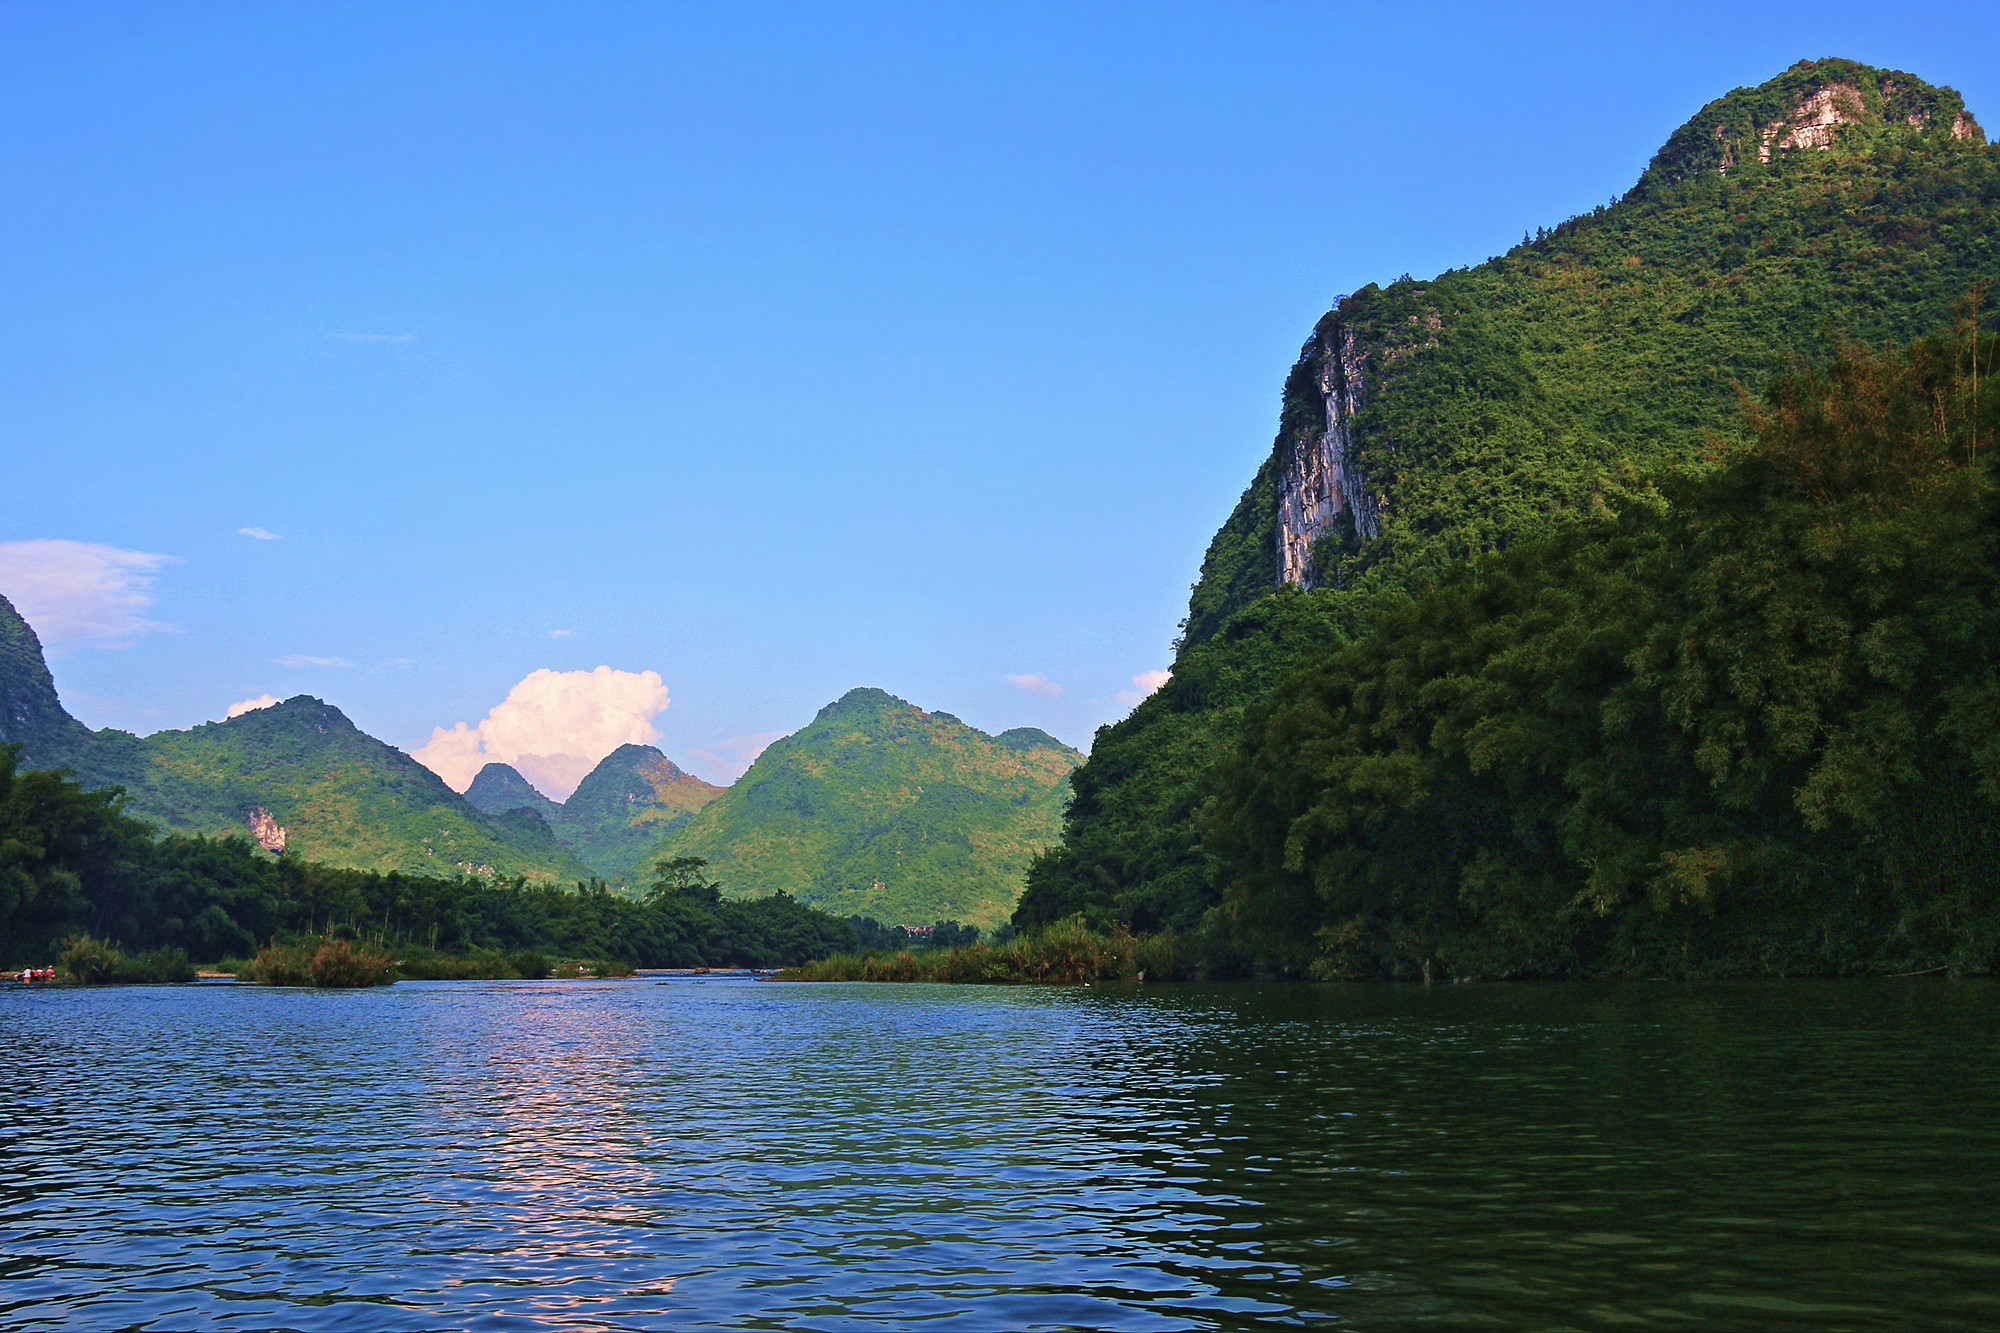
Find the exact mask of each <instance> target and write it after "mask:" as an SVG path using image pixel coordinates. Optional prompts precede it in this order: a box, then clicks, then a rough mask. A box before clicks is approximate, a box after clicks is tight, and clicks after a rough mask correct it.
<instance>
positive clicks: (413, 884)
mask: <svg viewBox="0 0 2000 1333" xmlns="http://www.w3.org/2000/svg"><path fill="white" fill-rule="evenodd" d="M17 748H18V747H15V746H0V963H6V964H14V965H19V964H21V963H24V962H33V961H37V960H45V959H47V958H48V957H50V956H51V955H53V954H54V952H55V951H56V949H57V947H58V945H59V942H60V941H63V940H65V939H67V938H69V937H71V936H74V935H78V934H88V935H89V936H92V937H94V938H95V939H96V940H98V941H103V942H107V944H108V942H112V941H115V942H116V944H117V945H118V946H122V947H127V948H143V949H149V950H151V949H162V948H165V949H178V950H181V951H184V952H185V954H187V955H190V956H193V957H196V958H201V959H209V960H213V959H220V958H223V957H225V956H230V955H237V956H241V955H246V954H249V953H252V952H254V951H255V950H256V949H257V948H258V947H259V945H260V944H262V943H266V942H269V941H271V940H273V939H274V938H275V939H280V940H287V939H291V938H292V937H295V936H301V935H306V936H328V937H342V938H347V937H354V938H361V939H366V940H373V941H377V942H380V943H382V944H384V945H385V946H389V947H391V948H394V947H398V946H402V945H408V946H411V947H412V948H415V949H420V950H423V951H425V952H426V953H437V952H443V953H450V954H467V953H472V952H478V951H486V952H496V951H545V952H547V953H551V954H555V955H557V956H559V957H569V958H590V959H609V960H619V961H623V962H626V963H631V964H637V965H640V966H652V967H702V966H759V967H761V966H776V965H779V964H786V963H797V962H803V961H805V960H807V959H810V958H819V957H825V956H826V955H828V954H831V953H835V952H838V951H840V950H843V949H852V948H854V947H855V945H856V941H855V934H854V931H853V929H852V928H851V927H850V926H849V925H848V924H847V923H846V922H844V921H842V920H840V919H838V918H836V917H832V916H829V915H827V914H825V913H823V912H819V911H815V910H813V909H812V908H809V907H806V906H804V905H802V904H800V903H798V902H797V901H795V900H794V899H792V898H791V897H789V896H787V895H784V894H777V895H773V896H770V897H766V898H761V899H757V900H754V901H748V902H736V901H724V900H723V899H722V896H721V891H720V886H718V885H715V884H713V883H709V882H707V881H706V880H705V878H704V877H702V876H701V875H700V873H699V872H700V870H701V863H700V862H699V861H698V860H692V861H682V862H678V863H674V864H672V865H670V866H668V867H666V868H665V870H664V871H663V873H662V875H661V877H660V879H659V880H658V881H657V882H656V883H655V885H654V887H653V890H652V892H651V893H649V894H648V895H647V897H646V899H645V901H643V902H640V901H634V900H633V899H631V898H629V897H626V896H622V895H618V894H614V893H613V892H611V891H610V889H608V888H607V887H606V886H605V885H604V884H603V883H602V882H601V881H589V882H586V883H581V884H578V885H577V886H576V887H575V888H574V889H564V888H560V887H557V886H554V885H549V884H545V883H534V882H530V881H527V880H525V879H522V878H514V879H502V878H499V877H493V876H462V877H457V878H452V879H446V878H442V877H438V876H427V875H405V874H402V873H400V872H394V871H392V872H389V873H387V874H384V873H381V872H377V871H366V870H352V869H347V868H341V867H333V866H328V865H324V864H321V863H316V862H310V861H304V860H301V859H299V858H297V857H294V856H290V855H287V856H284V857H273V856H271V855H270V854H268V853H266V852H264V851H262V850H260V849H258V848H256V847H255V846H253V845H252V844H251V843H249V842H248V841H247V840H245V839H242V838H222V839H209V838H203V837H193V838H183V837H179V836H173V835H166V836H162V835H160V834H158V833H157V832H156V831H155V830H154V829H153V828H152V827H151V826H150V825H147V824H145V823H143V822H141V821H139V820H136V819H132V818H131V817H129V816H127V815H125V814H124V813H123V812H122V811H121V809H120V798H119V796H118V794H117V793H116V792H115V791H89V790H86V789H85V788H83V787H82V786H81V785H80V784H79V783H78V782H77V781H76V780H75V779H74V778H72V777H69V776H67V775H65V774H62V773H59V772H50V771H46V770H29V771H21V770H19V769H18V768H17Z"/></svg>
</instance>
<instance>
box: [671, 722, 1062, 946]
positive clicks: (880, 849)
mask: <svg viewBox="0 0 2000 1333" xmlns="http://www.w3.org/2000/svg"><path fill="white" fill-rule="evenodd" d="M1080 758H1081V756H1080V755H1078V754H1077V752H1076V751H1074V750H1072V749H1070V748H1069V747H1068V746H1066V745H1063V744H1062V743H1061V742H1059V741H1057V740H1055V739H1054V738H1053V737H1050V736H1048V735H1046V734H1044V733H1042V732H1039V731H1035V730H1033V729H1031V728H1026V727H1023V728H1019V729H1017V730H1014V731H1008V732H1003V733H1002V734H1000V735H998V736H988V735H987V734H985V733H984V732H982V731H978V730H976V729H975V728H972V727H969V726H967V725H966V724H965V723H963V722H961V721H959V720H958V719H957V718H955V717H953V716H951V715H950V714H949V713H925V712H923V711H922V710H920V709H917V708H915V707H912V706H911V705H910V704H908V703H905V702H904V701H903V700H901V699H896V698H893V697H891V696H890V695H887V694H884V693H883V692H882V691H880V690H869V689H860V690H852V691H850V692H849V693H847V694H846V695H844V696H843V697H842V698H840V699H839V700H837V701H836V702H834V703H831V704H828V705H827V706H826V707H825V708H823V709H821V710H820V712H819V715H818V716H817V717H815V718H814V719H813V721H812V722H811V723H810V724H809V725H808V726H806V727H805V728H804V729H802V730H800V731H798V732H796V733H794V734H793V735H790V736H787V737H785V738H784V739H782V740H779V741H777V742H775V743H773V744H772V745H771V746H770V748H768V749H766V750H765V751H764V752H763V753H762V754H761V755H759V756H758V758H757V761H756V763H755V764H753V765H752V766H751V768H750V771H749V772H748V773H746V774H744V775H743V777H741V778H740V779H738V780H737V782H736V785H734V786H733V787H731V788H730V789H729V791H728V792H727V793H726V794H725V795H723V796H722V797H721V798H720V799H718V800H716V801H715V802H714V803H713V804H711V805H709V806H708V807H707V808H706V809H704V810H703V811H702V812H701V813H700V814H698V815H696V816H695V817H694V819H692V820H691V821H689V822H688V823H687V824H685V825H683V826H682V827H681V828H680V829H678V830H676V831H675V832H673V833H671V834H669V835H668V837H667V839H666V841H665V842H664V843H663V844H662V854H664V855H692V856H700V857H704V858H706V859H707V860H708V861H709V862H710V863H711V864H712V865H714V866H715V868H716V869H717V871H718V872H719V873H721V875H722V876H723V878H724V879H726V880H727V881H729V884H730V891H731V892H732V893H735V894H743V895H760V894H768V893H776V892H783V893H790V894H792V895H793V896H795V897H797V898H798V899H799V900H800V901H802V902H808V903H812V904H814V905H815V906H818V907H822V908H824V909H825V910H827V911H833V912H840V913H843V914H850V915H867V916H871V917H876V918H878V919H881V920H889V921H914V922H921V921H931V920H935V919H937V918H939V917H947V918H950V919H952V920H955V921H964V922H970V923H972V924H974V925H981V926H992V925H996V924H998V923H999V922H1001V921H1003V920H1005V919H1006V917H1007V914H1008V912H1010V911H1011V910H1012V909H1013V906H1014V900H1015V898H1016V897H1017V896H1018V894H1019V892H1020V885H1021V876H1022V874H1023V872H1024V871H1025V870H1026V868H1027V865H1028V861H1029V859H1030V858H1031V857H1033V856H1034V855H1035V853H1037V852H1039V851H1041V850H1042V849H1043V848H1045V847H1047V846H1048V845H1049V844H1051V843H1053V842H1054V841H1055V840H1056V834H1057V830H1058V828H1059V827H1060V825H1061V820H1062V805H1063V795H1064V791H1063V779H1064V778H1065V777H1067V776H1068V774H1069V772H1070V770H1071V768H1073V767H1074V766H1075V764H1076V763H1077V761H1078V760H1079V759H1080Z"/></svg>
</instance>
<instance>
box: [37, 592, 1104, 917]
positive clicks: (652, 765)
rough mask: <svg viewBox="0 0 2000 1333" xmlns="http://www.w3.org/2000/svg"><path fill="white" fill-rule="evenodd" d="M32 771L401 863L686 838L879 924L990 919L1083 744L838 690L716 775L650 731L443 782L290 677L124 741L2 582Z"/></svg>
mask: <svg viewBox="0 0 2000 1333" xmlns="http://www.w3.org/2000/svg"><path fill="white" fill-rule="evenodd" d="M8 742H11V743H16V744H19V745H21V746H22V748H23V751H24V754H23V758H24V760H25V761H26V763H27V765H28V766H30V767H38V768H49V767H62V768H69V769H72V770H74V771H75V772H76V774H77V775H78V777H79V778H80V779H81V780H82V781H83V782H84V784H85V785H86V786H91V787H102V786H109V785H112V784H116V785H118V786H121V787H123V788H124V789H125V791H126V796H127V804H126V810H127V812H128V813H129V814H131V815H133V816H135V817H137V818H140V819H143V820H146V821H147V822H149V823H152V824H154V825H157V826H158V827H160V828H162V829H167V830H170V831H173V832H178V833H185V834H197V833H198V834H203V835H207V836H212V837H220V836H228V835H232V834H235V835H242V836H247V837H251V838H254V839H256V840H257V841H258V842H259V843H261V844H262V845H263V846H264V847H266V848H267V849H269V850H271V851H272V852H274V853H275V852H279V851H283V852H285V853H287V854H291V855H297V856H301V857H304V858H306V859H309V860H316V861H324V862H327V863H329V864H332V865H337V866H351V867H355V868H357V869H366V870H381V871H402V872H405V873H420V874H444V875H451V874H460V873H464V874H490V875H526V876H528V877H530V878H534V879H554V880H581V879H587V878H590V877H592V876H597V877H600V878H602V879H604V880H605V881H607V882H608V883H611V884H613V885H618V886H624V887H626V888H628V889H633V890H636V889H638V888H640V887H643V886H644V885H645V884H646V883H647V882H648V881H649V880H650V878H651V868H652V864H653V862H654V861H655V860H656V859H658V858H660V857H662V856H702V857H706V858H707V859H708V860H709V862H710V863H711V865H710V871H711V874H714V875H715V876H717V877H718V878H720V879H721V880H722V881H723V884H724V888H725V892H727V893H728V894H729V895H730V896H731V897H763V896H767V895H769V894H772V893H777V892H786V893H790V894H791V895H793V896H794V897H796V898H799V899H801V900H803V901H806V902H811V903H814V904H816V905H818V906H821V907H823V908H825V909H827V910H829V911H836V912H840V913H843V914H862V915H869V916H874V917H876V918H877V919H879V920H883V921H886V922H892V923H893V922H905V921H906V922H910V923H926V924H927V923H929V922H932V921H937V920H958V921H965V922H971V923H974V924H979V925H988V926H990V925H994V924H997V923H998V922H1000V921H1002V920H1004V919H1005V918H1006V916H1007V914H1008V913H1009V912H1010V911H1011V910H1012V909H1013V905H1014V900H1015V899H1016V897H1018V896H1019V893H1020V888H1021V883H1022V875H1023V874H1024V872H1025V871H1026V868H1027V864H1028V861H1029V860H1030V858H1032V857H1033V855H1034V854H1035V853H1036V852H1037V851H1039V850H1041V849H1042V848H1043V847H1045V846H1047V845H1049V844H1050V843H1052V842H1054V841H1055V839H1056V837H1057V834H1058V831H1059V829H1060V826H1061V822H1062V810H1063V804H1064V801H1065V799H1066V798H1067V795H1068V790H1069V788H1068V782H1067V779H1068V776H1069V773H1070V770H1071V769H1073V768H1074V767H1076V765H1077V764H1079V763H1081V762H1082V759H1083V756H1082V755H1081V754H1079V753H1078V752H1077V751H1075V750H1072V749H1070V748H1069V747H1068V746H1066V745H1064V744H1062V743H1061V742H1060V741H1057V740H1056V739H1055V738H1054V737H1051V736H1049V735H1046V734H1045V733H1043V732H1040V731H1035V730H1033V729H1030V728H1021V729H1017V730H1014V731H1007V732H1003V733H1001V734H1000V735H998V736H989V735H987V734H986V733H984V732H982V731H978V730H976V729H975V728H973V727H970V726H967V725H966V724H965V723H963V722H961V721H959V720H958V719H957V718H955V717H953V716H951V714H949V713H926V712H923V711H922V710H921V709H918V708H916V707H915V706H913V705H911V704H909V703H907V702H905V701H903V700H901V699H897V698H893V697H892V696H890V695H888V694H885V693H883V692H882V691H880V690H873V689H858V690H853V691H851V692H849V693H848V694H846V695H845V696H843V697H842V698H841V699H840V700H838V701H837V702H835V703H832V704H829V705H828V706H827V707H826V708H824V709H822V710H821V711H820V713H819V716H818V717H816V718H815V719H814V720H813V722H812V723H811V725H809V726H807V727H806V728H805V729H804V730H802V731H800V732H798V733H797V734H795V735H792V736H788V737H786V738H785V739H783V740H780V741H778V742H777V743H775V744H773V745H772V746H771V747H770V748H769V749H767V750H765V751H764V753H763V754H762V755H761V756H759V757H758V759H757V761H756V763H754V764H753V765H752V766H751V768H750V771H749V772H748V773H746V774H745V775H744V776H743V777H742V778H741V779H740V780H739V781H738V782H737V783H736V785H735V786H734V787H731V788H727V789H725V788H721V787H717V786H715V785H714V784H712V783H708V782H703V781H702V780H701V779H700V778H697V777H694V776H692V775H691V774H688V773H686V772H683V771H682V770H681V769H680V768H678V767H676V766H675V765H674V764H673V763H672V762H671V761H669V760H668V759H667V757H666V756H665V755H664V754H662V753H661V752H660V751H658V750H656V749H654V748H653V747H651V746H648V745H626V746H621V747H620V748H619V749H617V750H615V751H613V752H612V753H611V754H609V755H607V756H606V757H605V758H604V760H603V761H602V762H601V763H599V764H598V765H597V767H596V768H595V769H593V770H592V771H591V773H590V774H589V776H587V777H586V778H585V779H584V780H583V782H582V783H581V784H579V785H578V787H577V789H576V791H575V792H573V793H572V794H571V795H570V797H569V799H568V800H566V801H560V802H558V801H553V800H550V799H549V798H548V797H547V796H545V795H543V794H542V793H541V792H540V791H537V790H536V789H535V788H534V787H533V786H531V785H530V784H529V783H528V782H527V780H526V779H525V778H523V777H522V776H521V775H520V773H518V772H517V771H515V770H514V769H513V768H511V767H509V766H508V765H506V764H488V765H487V766H486V767H485V768H484V769H482V770H481V771H480V773H479V775H478V776H477V777H476V778H475V779H474V780H473V783H472V786H471V787H470V788H468V789H467V791H466V793H465V794H464V795H463V796H460V795H459V794H458V793H456V792H454V791H452V790H451V789H450V788H449V787H447V786H446V785H445V784H444V781H443V780H442V779H441V778H439V777H438V776H437V775H436V774H434V773H432V772H431V771H430V770H429V769H427V768H425V767H424V766H423V765H421V764H419V763H418V762H417V761H416V760H414V759H412V758H411V757H410V756H409V755H407V754H405V753H403V752H402V751H401V750H398V749H396V748H395V747H394V746H391V745H387V744H385V743H384V742H382V741H378V740H376V739H375V738H373V737H372V736H369V735H367V734H365V733H364V732H362V731H361V730H360V729H359V728H357V727H356V726H355V725H354V724H353V723H352V722H350V721H349V720H348V719H347V718H346V716H345V715H343V714H342V713H341V711H340V710H339V709H337V708H335V707H333V706H332V705H330V704H327V703H324V702H322V701H321V700H318V699H314V698H311V697H309V696H306V695H299V696H297V697H295V698H292V699H287V700H285V701H284V702H283V703H281V704H276V705H274V706H272V707H269V708H262V709H257V710H255V711H253V712H249V713H244V714H242V715H241V716H239V717H234V718H231V719H229V720H228V721H226V722H210V723H205V724H203V725H201V726H198V727H193V728H190V729H189V730H186V731H162V732H156V733H154V734H153V735H151V736H146V737H139V736H134V735H132V734H130V733H129V732H123V731H116V730H112V729H109V728H107V729H105V730H103V731H92V730H91V729H90V728H88V727H86V726H84V725H83V724H82V723H81V722H78V721H77V720H76V719H75V718H73V717H71V716H70V715H69V713H68V711H67V710H65V709H64V708H63V706H62V703H61V701H60V700H59V699H58V697H57V695H56V689H55V682H54V680H53V679H52V678H51V676H50V675H49V670H48V665H47V663H46V661H45V660H44V658H43V656H42V649H41V643H40V641H39V640H38V639H37V637H36V635H35V632H34V630H33V629H32V628H31V627H30V626H29V625H28V624H27V622H26V621H24V620H23V619H22V618H21V617H20V615H19V614H18V613H16V611H15V609H14V607H13V605H12V604H11V603H9V602H8V601H7V600H6V598H4V597H0V743H8Z"/></svg>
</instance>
